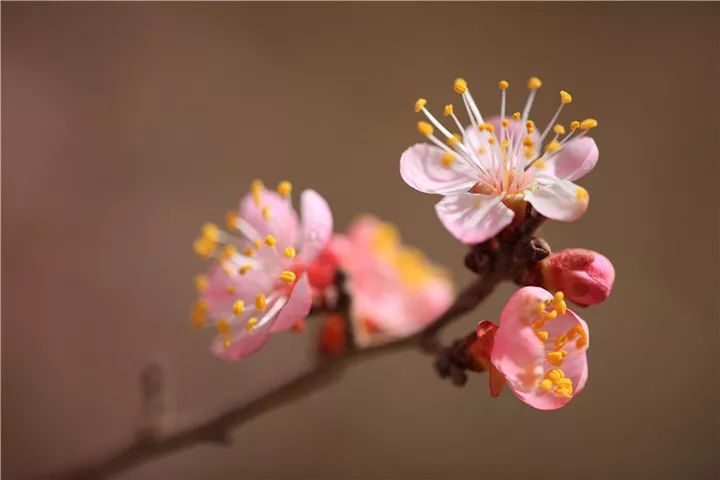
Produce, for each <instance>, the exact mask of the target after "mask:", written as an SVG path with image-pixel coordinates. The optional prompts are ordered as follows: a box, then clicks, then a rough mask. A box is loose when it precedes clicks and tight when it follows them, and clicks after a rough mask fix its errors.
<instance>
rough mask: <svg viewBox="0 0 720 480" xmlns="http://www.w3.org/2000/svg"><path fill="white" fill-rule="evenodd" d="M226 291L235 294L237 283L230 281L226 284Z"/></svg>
mask: <svg viewBox="0 0 720 480" xmlns="http://www.w3.org/2000/svg"><path fill="white" fill-rule="evenodd" d="M225 291H226V292H227V293H229V294H230V295H234V294H235V285H233V284H231V283H228V284H227V285H226V286H225Z"/></svg>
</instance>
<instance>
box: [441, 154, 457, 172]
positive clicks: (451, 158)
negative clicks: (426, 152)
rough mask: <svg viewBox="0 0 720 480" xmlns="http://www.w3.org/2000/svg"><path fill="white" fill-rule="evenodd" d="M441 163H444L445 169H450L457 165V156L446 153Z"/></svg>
mask: <svg viewBox="0 0 720 480" xmlns="http://www.w3.org/2000/svg"><path fill="white" fill-rule="evenodd" d="M440 161H441V162H442V166H443V167H445V168H450V167H452V165H453V163H455V154H453V153H452V152H445V153H443V156H442V158H441V159H440Z"/></svg>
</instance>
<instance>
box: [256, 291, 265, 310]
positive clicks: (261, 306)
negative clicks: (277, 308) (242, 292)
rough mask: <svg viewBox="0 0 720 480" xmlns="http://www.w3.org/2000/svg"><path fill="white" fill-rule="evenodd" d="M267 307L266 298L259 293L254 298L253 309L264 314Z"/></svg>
mask: <svg viewBox="0 0 720 480" xmlns="http://www.w3.org/2000/svg"><path fill="white" fill-rule="evenodd" d="M266 307H267V298H266V297H265V295H264V294H262V293H260V294H258V295H256V296H255V308H257V309H258V311H260V312H264V311H265V308H266Z"/></svg>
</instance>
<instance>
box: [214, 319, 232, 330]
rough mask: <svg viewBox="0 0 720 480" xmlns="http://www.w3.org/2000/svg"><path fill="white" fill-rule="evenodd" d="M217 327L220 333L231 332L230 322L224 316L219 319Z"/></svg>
mask: <svg viewBox="0 0 720 480" xmlns="http://www.w3.org/2000/svg"><path fill="white" fill-rule="evenodd" d="M215 328H217V331H218V333H230V324H229V323H228V321H227V320H225V319H224V318H221V319H220V320H218V322H217V324H216V325H215Z"/></svg>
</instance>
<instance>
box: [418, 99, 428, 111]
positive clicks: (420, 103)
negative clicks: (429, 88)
mask: <svg viewBox="0 0 720 480" xmlns="http://www.w3.org/2000/svg"><path fill="white" fill-rule="evenodd" d="M425 105H427V100H425V99H424V98H418V99H417V100H415V113H420V112H422V109H423V108H425Z"/></svg>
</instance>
